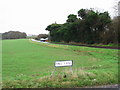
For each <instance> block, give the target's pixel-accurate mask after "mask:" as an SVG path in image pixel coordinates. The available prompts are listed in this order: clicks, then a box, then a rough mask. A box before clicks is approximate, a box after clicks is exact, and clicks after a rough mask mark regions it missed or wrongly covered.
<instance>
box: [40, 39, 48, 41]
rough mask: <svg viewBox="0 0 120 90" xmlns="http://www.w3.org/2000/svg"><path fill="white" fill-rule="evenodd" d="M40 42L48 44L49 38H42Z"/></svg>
mask: <svg viewBox="0 0 120 90" xmlns="http://www.w3.org/2000/svg"><path fill="white" fill-rule="evenodd" d="M40 41H41V42H46V41H48V38H40Z"/></svg>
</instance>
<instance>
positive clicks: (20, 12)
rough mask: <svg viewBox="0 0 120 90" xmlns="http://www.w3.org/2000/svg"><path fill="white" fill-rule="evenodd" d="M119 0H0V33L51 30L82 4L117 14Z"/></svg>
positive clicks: (43, 31)
mask: <svg viewBox="0 0 120 90" xmlns="http://www.w3.org/2000/svg"><path fill="white" fill-rule="evenodd" d="M114 2H115V0H0V33H3V32H6V31H10V30H12V31H20V32H26V33H27V34H36V35H38V34H44V33H48V32H47V31H46V30H45V28H46V27H47V26H48V25H50V24H52V23H54V22H57V23H58V24H59V23H60V24H62V23H65V22H66V20H67V16H68V15H69V14H76V15H77V12H78V10H80V9H81V8H84V9H86V8H87V9H89V8H96V9H99V10H101V11H108V12H109V13H110V15H111V16H113V15H114V9H113V6H114Z"/></svg>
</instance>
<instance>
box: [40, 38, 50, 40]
mask: <svg viewBox="0 0 120 90" xmlns="http://www.w3.org/2000/svg"><path fill="white" fill-rule="evenodd" d="M40 40H48V38H45V39H44V38H41V39H40Z"/></svg>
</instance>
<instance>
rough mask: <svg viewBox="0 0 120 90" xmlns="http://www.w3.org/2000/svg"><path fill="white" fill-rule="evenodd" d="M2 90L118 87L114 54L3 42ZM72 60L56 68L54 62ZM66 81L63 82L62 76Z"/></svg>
mask: <svg viewBox="0 0 120 90" xmlns="http://www.w3.org/2000/svg"><path fill="white" fill-rule="evenodd" d="M2 43H3V51H2V79H3V88H39V87H40V88H42V87H84V86H92V85H105V84H117V83H118V50H114V49H101V48H90V47H83V46H69V45H57V44H44V43H39V42H33V41H31V40H28V39H19V40H17V39H16V40H3V42H2ZM56 60H73V63H74V64H73V67H72V70H73V73H71V72H69V67H59V68H56V72H55V73H54V75H53V76H52V77H51V76H50V75H51V73H52V72H53V70H54V61H56ZM64 75H66V76H67V77H66V78H64V77H63V76H64Z"/></svg>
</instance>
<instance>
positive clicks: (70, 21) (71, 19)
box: [46, 9, 120, 44]
mask: <svg viewBox="0 0 120 90" xmlns="http://www.w3.org/2000/svg"><path fill="white" fill-rule="evenodd" d="M118 24H119V17H115V18H113V19H111V17H110V15H109V13H108V12H98V11H95V10H93V9H80V10H79V11H78V15H75V14H70V15H68V17H67V20H66V22H65V23H64V24H57V23H53V24H50V25H48V26H47V28H46V30H48V31H50V39H51V41H54V42H67V43H69V42H77V43H86V44H94V43H98V44H99V43H103V44H109V43H118V38H119V36H118V33H120V30H118V26H120V25H118Z"/></svg>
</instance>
